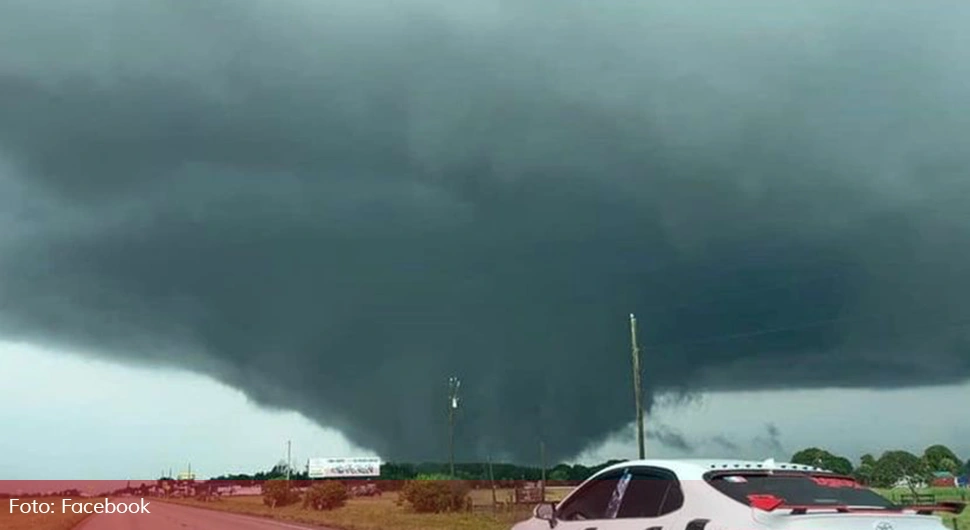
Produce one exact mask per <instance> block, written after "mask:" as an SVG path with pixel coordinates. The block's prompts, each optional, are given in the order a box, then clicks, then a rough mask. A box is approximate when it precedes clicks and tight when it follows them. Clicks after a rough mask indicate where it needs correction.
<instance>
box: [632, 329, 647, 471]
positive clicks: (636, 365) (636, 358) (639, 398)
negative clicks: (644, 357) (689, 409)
mask: <svg viewBox="0 0 970 530" xmlns="http://www.w3.org/2000/svg"><path fill="white" fill-rule="evenodd" d="M630 342H631V344H632V345H633V352H632V353H633V394H634V396H635V397H636V403H637V449H638V450H639V455H640V460H643V459H644V458H646V454H647V452H646V448H645V447H644V445H645V444H644V433H643V394H642V388H641V386H640V346H638V345H637V317H635V316H633V313H630Z"/></svg>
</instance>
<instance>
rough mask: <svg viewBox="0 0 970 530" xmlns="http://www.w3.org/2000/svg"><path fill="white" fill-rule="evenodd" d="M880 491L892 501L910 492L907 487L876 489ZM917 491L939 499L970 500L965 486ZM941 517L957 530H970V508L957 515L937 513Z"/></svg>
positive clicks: (969, 493) (969, 492) (969, 494)
mask: <svg viewBox="0 0 970 530" xmlns="http://www.w3.org/2000/svg"><path fill="white" fill-rule="evenodd" d="M876 491H878V492H879V493H881V494H882V495H883V496H884V497H887V498H888V499H890V500H892V501H898V500H899V498H900V496H901V495H910V494H911V492H910V491H909V490H908V489H907V488H896V489H892V490H876ZM918 491H919V493H931V494H933V495H935V496H936V500H937V501H938V502H939V501H963V502H967V501H970V491H968V490H967V489H966V488H927V489H921V490H918ZM939 515H940V517H942V518H943V522H944V523H946V525H947V526H948V527H950V528H958V529H959V530H970V508H968V509H967V510H966V511H964V512H963V513H961V514H960V515H959V516H958V517H955V516H953V515H952V514H939Z"/></svg>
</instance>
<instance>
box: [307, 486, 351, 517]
mask: <svg viewBox="0 0 970 530" xmlns="http://www.w3.org/2000/svg"><path fill="white" fill-rule="evenodd" d="M347 497H348V494H347V486H345V485H344V484H343V483H342V482H337V481H334V480H327V481H324V482H321V483H319V484H314V485H313V487H312V488H310V490H309V491H307V493H306V498H305V499H304V500H303V507H304V508H313V509H314V510H333V509H335V508H340V507H341V506H343V505H344V504H345V503H346V502H347Z"/></svg>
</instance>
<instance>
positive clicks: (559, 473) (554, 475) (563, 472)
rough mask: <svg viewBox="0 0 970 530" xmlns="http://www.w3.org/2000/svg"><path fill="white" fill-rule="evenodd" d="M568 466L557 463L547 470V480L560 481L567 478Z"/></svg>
mask: <svg viewBox="0 0 970 530" xmlns="http://www.w3.org/2000/svg"><path fill="white" fill-rule="evenodd" d="M569 472H570V468H569V466H567V465H566V464H559V465H558V466H556V467H554V468H552V471H550V472H549V480H551V481H553V482H562V481H567V480H569Z"/></svg>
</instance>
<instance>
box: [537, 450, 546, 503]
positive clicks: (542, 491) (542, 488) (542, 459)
mask: <svg viewBox="0 0 970 530" xmlns="http://www.w3.org/2000/svg"><path fill="white" fill-rule="evenodd" d="M539 465H540V466H542V469H541V472H542V481H541V482H539V495H541V496H542V502H546V442H545V441H540V442H539Z"/></svg>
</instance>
